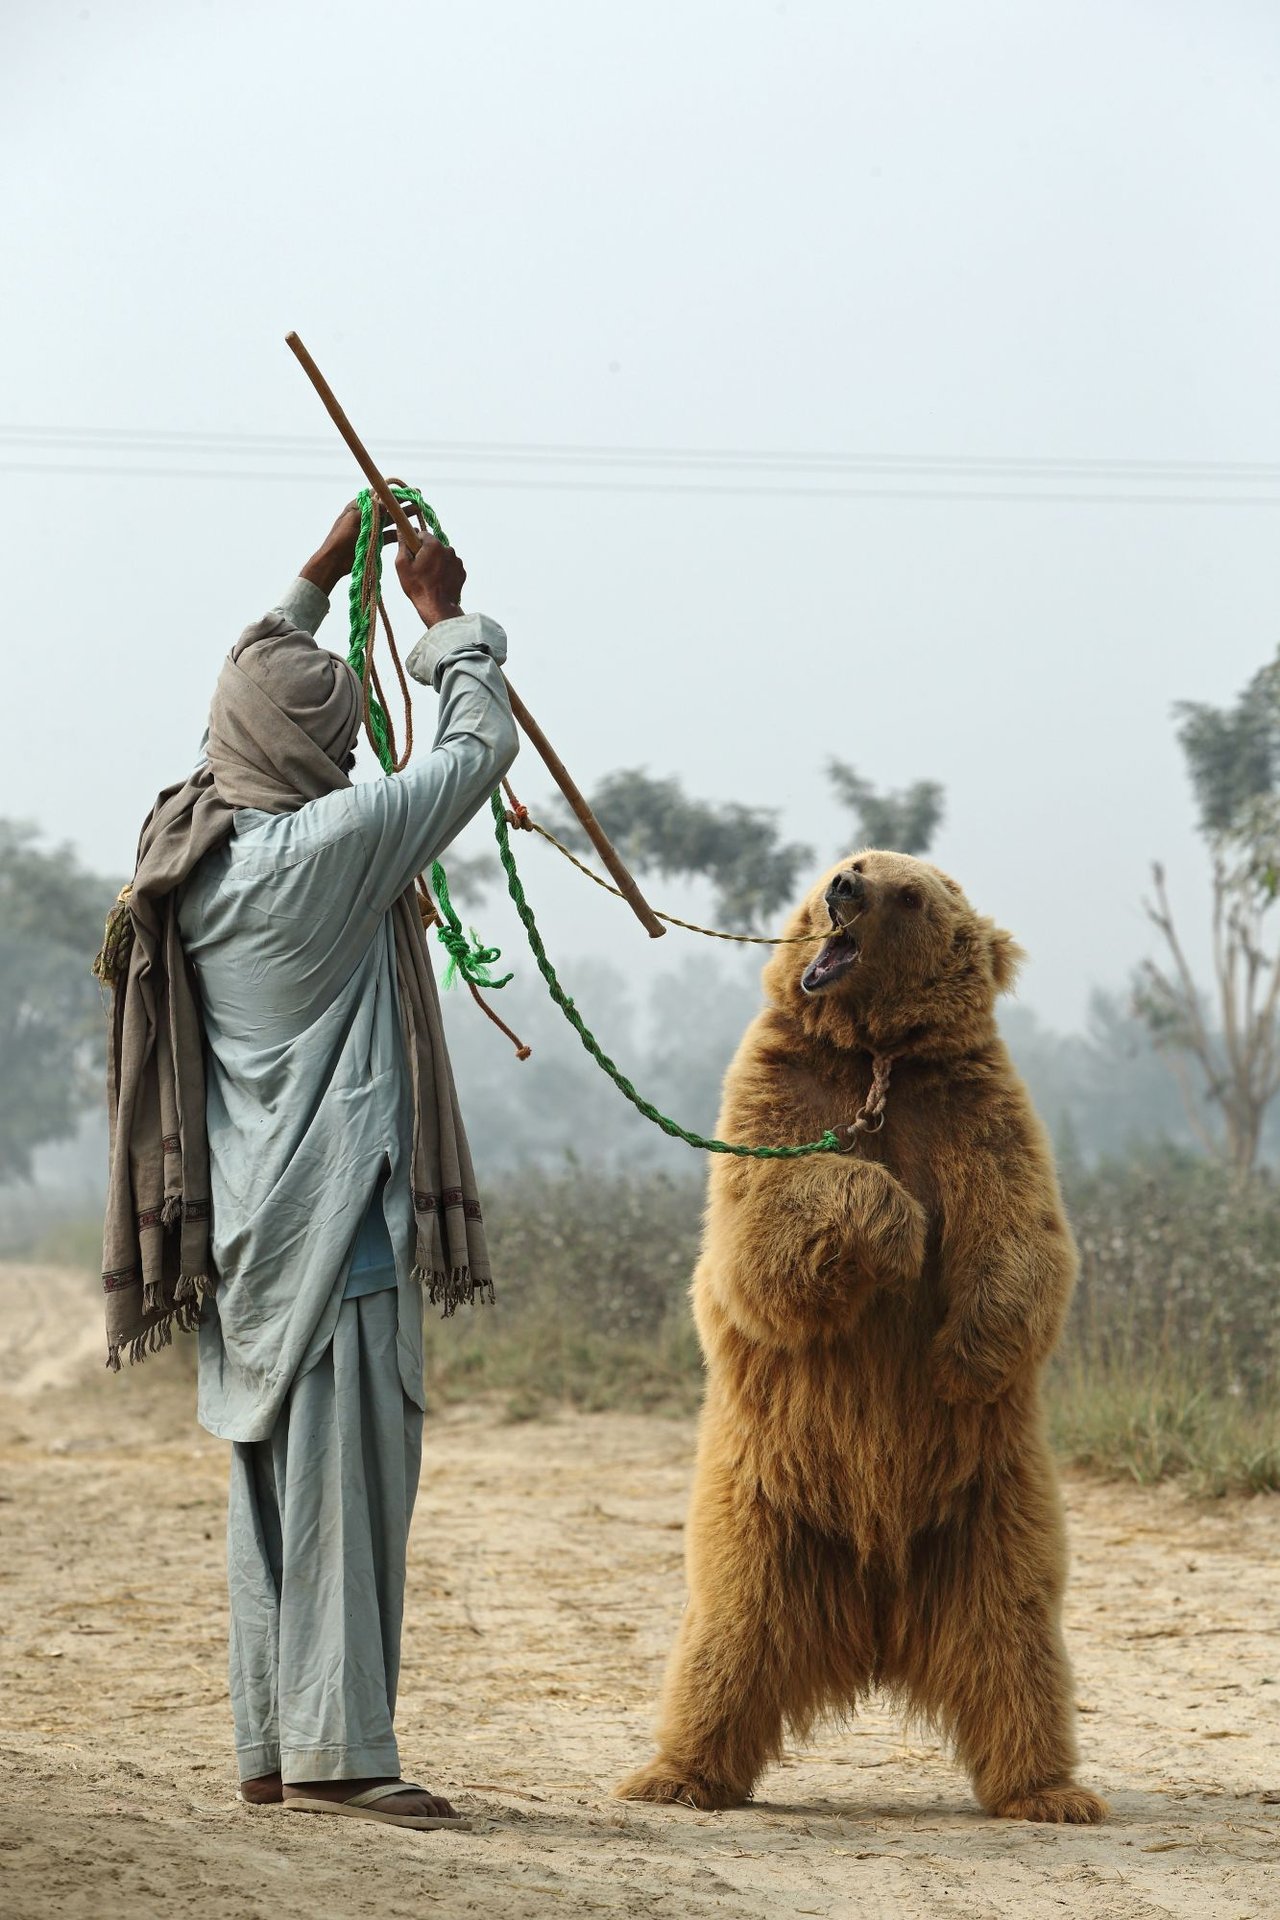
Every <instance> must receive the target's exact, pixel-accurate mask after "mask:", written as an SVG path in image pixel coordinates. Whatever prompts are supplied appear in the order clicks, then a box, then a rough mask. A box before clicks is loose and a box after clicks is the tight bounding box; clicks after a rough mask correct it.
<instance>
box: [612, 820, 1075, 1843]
mask: <svg viewBox="0 0 1280 1920" xmlns="http://www.w3.org/2000/svg"><path fill="white" fill-rule="evenodd" d="M842 876H843V879H842ZM837 882H841V884H842V886H843V889H844V892H843V894H838V893H837V892H835V891H834V890H833V893H832V895H831V897H830V900H829V897H828V888H829V887H832V888H833V889H834V885H835V883H837ZM850 890H854V891H856V895H857V897H856V899H853V900H851V899H850V898H849V893H850ZM855 914H856V918H852V917H851V918H850V919H849V926H850V931H851V933H852V935H853V941H852V943H850V942H849V939H848V935H845V936H837V938H836V939H835V941H834V942H833V943H832V946H831V948H830V949H829V952H830V954H831V955H832V956H834V960H835V962H836V967H835V977H831V978H829V980H828V982H827V983H826V984H823V975H822V970H821V968H820V969H819V973H818V976H817V982H818V985H819V989H820V990H818V991H815V992H813V993H812V994H807V993H806V992H805V991H804V990H803V988H802V986H801V978H802V975H803V974H804V972H805V968H806V962H808V961H810V960H811V959H812V957H813V953H814V948H813V947H780V948H779V949H778V951H777V953H776V954H775V956H774V957H773V959H772V960H771V961H770V962H769V965H768V967H767V968H766V971H765V976H764V978H765V987H766V991H767V1001H768V1004H767V1006H766V1008H765V1011H764V1012H762V1013H761V1014H760V1015H759V1017H758V1018H757V1019H756V1020H755V1021H754V1023H753V1024H752V1026H751V1027H750V1028H749V1029H748V1032H747V1034H746V1037H745V1038H744V1040H743V1043H742V1046H741V1048H740V1049H739V1051H738V1055H737V1057H736V1059H735V1060H734V1062H733V1065H732V1066H731V1067H730V1069H729V1074H728V1077H727V1080H726V1083H725V1093H724V1103H723V1106H722V1109H721V1115H720V1122H719V1127H720V1133H721V1136H722V1137H723V1138H725V1139H728V1140H742V1141H750V1142H753V1143H754V1142H762V1141H763V1142H768V1143H771V1144H773V1143H779V1144H780V1143H784V1142H788V1141H799V1140H812V1139H816V1138H817V1137H818V1135H819V1134H820V1133H821V1131H822V1129H823V1128H824V1127H828V1126H831V1125H833V1124H837V1123H840V1122H847V1121H849V1120H851V1119H852V1118H853V1115H854V1114H855V1112H856V1111H857V1110H858V1108H859V1107H860V1106H861V1105H862V1102H863V1101H864V1100H865V1098H866V1096H867V1092H868V1089H869V1086H870V1081H871V1056H872V1054H873V1053H887V1054H890V1055H892V1056H893V1058H894V1067H893V1077H892V1085H891V1089H890V1093H889V1101H888V1109H887V1116H886V1124H885V1126H884V1128H883V1130H882V1131H881V1132H879V1133H877V1134H874V1135H872V1136H869V1137H867V1136H864V1137H863V1138H862V1139H861V1140H860V1142H859V1145H858V1148H857V1151H856V1153H855V1154H854V1155H852V1156H850V1157H847V1158H846V1157H836V1156H834V1155H830V1156H822V1157H816V1158H813V1159H806V1160H791V1161H776V1160H774V1161H759V1160H731V1159H718V1160H716V1161H715V1163H714V1165H713V1168H712V1173H711V1182H710V1196H709V1203H708V1208H707V1216H706V1230H705V1236H704V1242H703V1251H702V1257H701V1259H700V1262H699V1265H698V1269H697V1273H696V1275H695V1278H694V1303H695V1311H696V1315H697V1321H698V1329H699V1333H700V1335H701V1339H702V1345H703V1350H704V1352H705V1355H706V1361H707V1394H706V1403H705V1407H704V1410H703V1416H702V1425H701V1431H700V1438H699V1446H698V1460H697V1472H696V1477H695V1482H694V1489H693V1502H692V1510H691V1513H690V1519H689V1563H688V1574H689V1605H688V1610H687V1612H686V1614H685V1617H684V1622H683V1625H682V1627H681V1630H680V1634H679V1637H678V1640H677V1642H676V1646H675V1650H674V1652H673V1655H672V1659H671V1665H670V1670H669V1672H668V1676H667V1682H666V1689H665V1697H664V1703H663V1708H662V1715H661V1722H660V1727H659V1753H658V1756H657V1758H656V1759H655V1760H654V1761H653V1762H652V1763H651V1764H650V1765H649V1766H647V1767H645V1768H643V1769H642V1770H641V1771H640V1772H639V1773H635V1774H632V1775H631V1776H630V1778H629V1779H627V1780H625V1781H623V1783H622V1784H621V1786H620V1787H619V1788H618V1792H619V1793H620V1794H621V1795H622V1796H623V1797H624V1798H628V1799H637V1800H657V1801H681V1802H685V1803H687V1804H690V1805H692V1806H695V1807H706V1808H715V1807H728V1806H733V1805H735V1804H736V1803H738V1802H740V1801H743V1800H745V1799H747V1798H748V1797H749V1795H750V1794H751V1791H752V1789H753V1787H754V1785H755V1783H756V1781H757V1779H758V1778H759V1776H760V1773H761V1771H762V1770H763V1768H764V1767H765V1766H766V1765H767V1764H768V1762H769V1761H770V1760H773V1759H776V1758H777V1756H778V1754H779V1752H780V1750H781V1746H782V1737H783V1728H784V1724H786V1725H790V1726H791V1727H792V1728H794V1729H795V1730H797V1731H798V1732H801V1733H803V1732H804V1730H805V1729H806V1728H808V1727H809V1726H810V1724H811V1723H812V1722H813V1720H814V1719H815V1718H816V1717H817V1716H818V1715H819V1714H820V1713H822V1712H824V1711H835V1712H848V1711H849V1710H851V1709H852V1708H853V1706H854V1704H855V1703H856V1701H857V1700H858V1699H859V1697H860V1696H862V1695H864V1694H866V1693H867V1692H868V1690H869V1689H870V1688H872V1687H873V1686H881V1687H885V1688H888V1689H891V1690H892V1691H893V1692H894V1693H895V1694H897V1695H898V1696H899V1697H900V1698H901V1699H902V1700H903V1701H904V1703H907V1704H908V1705H909V1706H910V1707H911V1708H912V1709H914V1710H916V1711H918V1712H921V1713H923V1714H924V1715H927V1716H928V1718H929V1719H930V1720H931V1721H932V1722H933V1723H934V1724H935V1725H937V1726H939V1727H940V1728H942V1729H943V1730H944V1731H945V1732H946V1733H947V1734H948V1736H949V1737H950V1739H951V1740H952V1741H953V1743H954V1746H955V1749H956V1752H957V1754H958V1755H959V1758H960V1759H961V1761H962V1762H963V1764H964V1765H965V1766H966V1767H967V1769H968V1771H969V1773H970V1776H971V1778H972V1780H973V1785H974V1790H975V1792H976V1793H977V1796H978V1799H979V1800H980V1801H981V1803H982V1805H983V1806H984V1807H985V1808H987V1810H988V1811H989V1812H991V1813H994V1814H1002V1815H1005V1816H1007V1817H1011V1818H1017V1819H1024V1820H1053V1821H1094V1820H1100V1819H1102V1818H1104V1817H1105V1813H1106V1808H1105V1806H1104V1804H1103V1802H1102V1801H1100V1800H1099V1799H1098V1798H1097V1797H1096V1795H1094V1794H1092V1793H1089V1792H1086V1791H1085V1790H1084V1789H1083V1788H1081V1787H1077V1786H1076V1785H1074V1783H1073V1781H1072V1770H1073V1768H1074V1765H1075V1758H1076V1755H1075V1741H1074V1731H1073V1721H1074V1715H1073V1706H1072V1690H1071V1674H1070V1670H1069V1668H1068V1665H1067V1659H1066V1654H1065V1651H1064V1649H1063V1645H1062V1638H1061V1633H1060V1630H1059V1613H1060V1608H1061V1600H1062V1588H1063V1578H1064V1571H1065V1545H1064V1537H1063V1525H1062V1517H1061V1512H1060V1508H1059V1501H1058V1493H1057V1487H1056V1484H1055V1478H1054V1470H1053V1464H1052V1461H1051V1459H1050V1455H1049V1452H1048V1448H1047V1445H1046V1441H1045V1435H1044V1429H1043V1422H1042V1415H1041V1406H1040V1392H1039V1374H1040V1370H1041V1367H1042V1364H1043V1362H1044V1360H1045V1358H1046V1356H1047V1354H1048V1353H1049V1351H1050V1349H1051V1348H1052V1346H1053V1344H1054V1341H1055V1339H1056V1337H1057V1334H1058V1330H1059V1328H1060V1326H1061V1324H1062V1318H1063V1313H1064V1311H1065V1308H1066V1304H1067V1300H1068V1297H1069V1294H1070V1291H1071V1286H1072V1281H1073V1278H1074V1272H1075V1249H1074V1247H1073V1244H1072V1240H1071V1235H1070V1231H1069V1229H1068V1226H1067V1223H1066V1219H1065V1217H1064V1214H1063V1207H1062V1199H1061V1195H1060V1193H1059V1190H1058V1182H1057V1176H1056V1174H1055V1171H1054V1166H1053V1159H1052V1154H1051V1151H1050V1147H1049V1143H1048V1140H1047V1138H1046V1136H1045V1133H1044V1130H1043V1128H1042V1127H1041V1125H1040V1123H1039V1121H1038V1119H1037V1118H1036V1115H1035V1113H1034V1112H1033V1110H1032V1108H1031V1104H1030V1101H1029V1099H1028V1096H1027V1092H1026V1089H1025V1088H1024V1086H1023V1084H1022V1082H1021V1080H1020V1079H1019V1078H1018V1075H1017V1074H1016V1072H1015V1071H1014V1068H1013V1066H1012V1063H1011V1062H1010V1059H1009V1056H1008V1054H1007V1052H1006V1051H1005V1047H1004V1044H1003V1042H1002V1041H1001V1039H1000V1037H999V1035H998V1033H997V1030H996V1024H995V1017H994V1003H995V999H996V995H997V994H998V993H1000V992H1002V991H1003V990H1004V989H1005V988H1007V987H1008V986H1009V985H1010V984H1011V983H1012V980H1013V975H1014V972H1015V970H1016V967H1017V963H1018V961H1019V960H1020V958H1021V955H1020V953H1019V951H1018V949H1017V948H1016V947H1015V946H1014V944H1013V942H1012V940H1011V939H1010V937H1009V935H1008V934H1006V933H1003V932H1001V931H1000V930H998V929H997V928H996V927H994V926H993V925H992V923H991V922H990V921H989V920H985V919H982V918H980V917H979V916H978V915H977V914H976V913H975V912H974V911H973V909H972V908H971V907H970V906H969V903H968V902H967V900H966V899H965V898H964V895H963V894H962V893H961V891H960V889H959V887H957V886H956V884H955V882H954V881H953V880H949V879H948V878H947V877H946V875H945V874H942V873H940V872H939V871H938V870H937V868H935V867H931V866H928V865H926V864H924V863H923V862H921V861H919V860H913V859H910V858H908V857H907V856H905V855H900V854H891V853H876V852H870V853H865V854H861V855H858V856H856V857H851V859H850V860H849V861H847V862H844V863H842V865H841V867H839V868H836V869H834V870H833V871H832V873H830V874H828V875H827V876H825V877H824V879H823V880H822V881H820V882H819V884H818V886H817V887H816V888H815V889H814V891H813V893H812V894H811V895H810V897H809V898H808V900H807V901H806V902H805V903H804V905H803V906H802V907H801V908H800V909H799V910H798V912H797V913H796V914H795V916H794V918H793V920H792V923H791V925H790V927H789V928H788V931H789V932H790V933H793V934H800V933H805V932H815V933H818V932H822V931H826V930H829V929H830V928H831V927H832V925H833V924H834V922H835V921H836V919H837V916H839V917H841V918H843V917H845V916H853V915H855ZM827 953H828V950H827V949H824V954H827ZM797 955H800V956H802V957H801V958H797ZM855 956H856V957H855ZM841 969H843V971H841ZM827 971H828V975H830V973H831V969H830V968H828V970H827ZM810 978H811V980H812V979H813V978H814V976H813V975H811V976H810Z"/></svg>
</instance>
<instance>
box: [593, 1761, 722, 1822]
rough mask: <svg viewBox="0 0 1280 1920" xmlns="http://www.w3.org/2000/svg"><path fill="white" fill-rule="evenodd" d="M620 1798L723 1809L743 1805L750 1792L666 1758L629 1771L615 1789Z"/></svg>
mask: <svg viewBox="0 0 1280 1920" xmlns="http://www.w3.org/2000/svg"><path fill="white" fill-rule="evenodd" d="M613 1792H614V1798H615V1799H618V1800H651V1801H654V1802H656V1804H657V1805H659V1806H663V1807H693V1808H695V1809H696V1810H697V1811H698V1812H699V1813H721V1812H723V1810H724V1809H725V1808H726V1807H740V1806H741V1805H742V1804H743V1802H744V1801H745V1800H747V1799H748V1798H749V1796H748V1795H747V1794H745V1793H741V1792H739V1791H738V1789H737V1788H736V1787H731V1786H729V1785H728V1784H727V1782H725V1781H723V1780H705V1779H701V1778H700V1777H699V1776H698V1775H697V1774H696V1773H694V1772H693V1770H692V1769H691V1768H689V1767H676V1766H673V1765H671V1764H670V1763H669V1762H668V1761H666V1760H652V1761H650V1763H649V1765H648V1766H647V1767H641V1768H640V1769H639V1771H638V1772H636V1773H629V1774H628V1775H627V1777H626V1779H625V1780H620V1781H619V1782H618V1784H617V1786H616V1787H615V1788H614V1790H613Z"/></svg>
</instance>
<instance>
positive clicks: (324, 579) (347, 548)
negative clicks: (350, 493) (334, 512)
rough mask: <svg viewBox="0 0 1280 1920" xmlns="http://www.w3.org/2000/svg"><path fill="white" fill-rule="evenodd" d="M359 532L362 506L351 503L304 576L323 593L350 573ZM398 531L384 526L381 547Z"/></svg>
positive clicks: (344, 509)
mask: <svg viewBox="0 0 1280 1920" xmlns="http://www.w3.org/2000/svg"><path fill="white" fill-rule="evenodd" d="M359 533H360V507H359V503H358V502H357V501H355V500H349V501H348V502H347V504H346V506H345V507H344V508H343V509H342V512H341V513H340V514H339V515H338V517H337V519H336V520H335V521H334V523H333V525H332V526H331V527H330V529H329V531H328V533H327V534H326V535H325V537H324V539H323V540H322V541H321V543H320V545H319V546H318V547H317V548H316V550H315V552H314V553H313V554H312V556H311V558H310V559H309V560H308V561H307V564H306V566H305V567H303V568H302V569H301V577H302V579H304V580H310V582H311V584H312V585H313V586H316V587H319V589H320V591H321V593H324V594H331V593H332V592H333V590H334V588H335V587H336V586H337V584H338V582H339V580H345V579H346V577H347V575H348V574H349V573H350V571H351V568H352V566H353V564H354V562H355V557H356V540H357V538H358V537H359ZM395 537H396V530H395V528H394V527H392V526H385V527H384V528H383V530H382V544H383V545H384V546H386V544H387V542H388V541H389V540H394V539H395Z"/></svg>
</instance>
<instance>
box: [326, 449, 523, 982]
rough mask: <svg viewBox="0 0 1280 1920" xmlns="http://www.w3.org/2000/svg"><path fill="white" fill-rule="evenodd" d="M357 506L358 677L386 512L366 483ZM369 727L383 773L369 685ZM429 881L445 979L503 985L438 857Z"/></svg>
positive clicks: (413, 491)
mask: <svg viewBox="0 0 1280 1920" xmlns="http://www.w3.org/2000/svg"><path fill="white" fill-rule="evenodd" d="M391 491H392V492H393V493H394V495H395V497H396V499H397V500H403V501H406V502H409V503H411V504H412V505H413V506H415V507H416V508H417V509H418V511H419V513H420V514H421V515H422V518H423V520H424V522H425V523H426V525H427V526H428V527H429V528H430V529H431V532H432V533H433V534H434V535H435V537H436V539H437V540H439V541H440V542H441V543H442V544H443V545H444V546H446V547H447V546H448V545H449V540H448V537H447V535H446V534H445V531H444V528H443V527H442V526H441V525H440V522H439V520H438V519H437V518H436V515H435V512H434V510H433V509H432V508H431V507H430V506H429V505H428V504H427V502H426V501H425V500H424V499H423V497H422V495H421V494H420V493H419V492H418V489H417V488H416V487H393V488H392V489H391ZM356 505H357V506H358V507H359V509H360V531H359V533H358V534H357V535H356V550H355V557H354V559H353V560H352V563H351V587H350V591H349V594H348V600H347V605H348V611H349V617H350V623H351V625H350V643H349V645H348V649H347V665H348V666H349V667H350V668H351V670H352V672H353V673H355V674H356V675H357V676H358V677H359V678H360V679H361V680H363V679H364V662H365V654H366V653H367V652H368V649H369V642H370V639H371V637H372V633H373V623H374V620H375V619H376V617H377V605H378V594H379V593H380V592H381V590H382V524H383V520H384V518H388V517H389V516H388V515H387V513H386V509H385V508H384V507H383V506H382V505H381V504H380V503H379V502H376V501H375V499H374V495H373V492H372V490H371V489H370V488H369V487H365V488H364V490H363V492H361V493H360V494H359V495H358V496H357V499H356ZM370 549H372V554H373V559H372V566H373V579H374V589H375V591H374V593H373V594H372V595H371V596H368V597H366V595H365V592H364V582H365V573H366V569H367V568H368V566H369V564H370ZM369 731H370V733H371V734H372V735H373V749H374V752H375V753H376V754H377V756H378V764H379V765H380V766H381V768H382V771H383V772H384V773H391V772H392V771H393V770H394V767H395V755H394V754H393V753H392V751H391V724H390V721H389V720H388V718H387V713H386V709H385V708H384V707H383V705H382V702H381V701H380V700H379V698H378V696H377V694H376V693H375V692H374V691H373V688H372V687H370V689H369ZM431 886H432V890H433V892H434V893H435V896H436V901H437V904H438V906H439V908H440V915H441V921H442V924H441V926H440V927H439V928H438V930H437V934H436V938H437V939H438V940H439V941H440V944H441V945H442V946H443V948H444V949H445V952H446V953H447V954H448V956H449V965H448V967H447V968H446V970H445V976H444V984H445V987H446V989H447V988H449V987H451V986H452V985H453V983H454V981H455V980H456V979H457V977H458V975H459V974H461V975H462V977H463V979H464V980H465V981H466V982H467V983H468V985H470V986H473V987H489V988H491V989H496V988H498V987H505V986H506V984H507V982H508V981H509V980H511V979H513V978H514V977H515V976H514V975H513V974H510V973H508V974H505V975H504V976H503V978H502V979H501V980H495V979H494V978H493V977H492V975H491V974H490V972H489V969H490V968H491V967H492V966H494V965H495V964H496V963H497V962H498V961H499V960H501V958H502V949H501V948H500V947H486V946H483V945H482V944H481V941H480V936H479V934H478V933H477V932H476V930H475V928H474V927H473V928H472V929H471V938H470V939H468V938H467V935H466V933H465V931H464V930H463V925H462V922H461V920H459V918H458V915H457V911H456V909H455V907H454V905H453V902H452V900H450V898H449V882H448V880H447V878H446V877H445V871H444V868H443V867H442V866H441V864H440V862H439V861H438V860H437V861H436V862H435V864H434V866H433V867H432V869H431Z"/></svg>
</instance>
